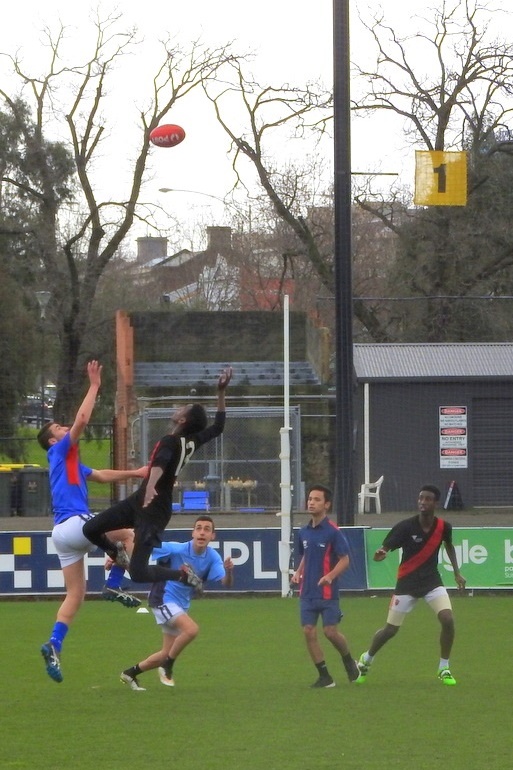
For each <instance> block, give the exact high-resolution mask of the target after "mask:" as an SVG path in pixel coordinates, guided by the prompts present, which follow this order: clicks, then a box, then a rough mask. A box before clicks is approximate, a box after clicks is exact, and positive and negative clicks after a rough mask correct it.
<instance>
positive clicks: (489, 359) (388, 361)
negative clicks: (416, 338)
mask: <svg viewBox="0 0 513 770" xmlns="http://www.w3.org/2000/svg"><path fill="white" fill-rule="evenodd" d="M354 367H355V371H356V376H357V378H358V379H359V380H363V381H367V380H397V379H402V380H412V379H414V380H419V379H420V380H422V379H424V380H440V379H452V380H459V379H467V378H470V379H491V378H494V379H497V378H498V377H500V378H505V379H513V342H469V343H467V342H449V343H390V344H389V343H370V344H356V345H355V346H354Z"/></svg>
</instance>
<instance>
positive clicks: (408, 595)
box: [358, 484, 466, 685]
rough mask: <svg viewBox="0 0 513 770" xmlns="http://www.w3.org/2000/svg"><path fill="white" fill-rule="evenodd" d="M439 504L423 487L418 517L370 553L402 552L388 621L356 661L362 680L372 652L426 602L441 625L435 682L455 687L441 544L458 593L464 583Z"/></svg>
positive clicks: (431, 489) (432, 490)
mask: <svg viewBox="0 0 513 770" xmlns="http://www.w3.org/2000/svg"><path fill="white" fill-rule="evenodd" d="M439 500H440V490H439V489H438V487H435V486H433V485H432V484H425V485H424V486H423V487H422V488H421V490H420V492H419V497H418V500H417V507H418V509H419V513H418V514H417V515H416V516H412V517H410V518H408V519H404V520H403V521H399V522H398V523H397V524H396V525H395V526H394V527H392V529H391V530H390V532H389V533H388V534H387V536H386V537H385V539H384V541H383V545H382V546H381V548H378V550H377V551H376V553H375V554H374V561H383V559H386V556H387V553H388V552H389V551H395V550H397V549H398V548H401V549H402V554H401V563H400V565H399V570H398V573H397V582H396V586H395V591H394V595H393V596H392V600H391V602H390V607H389V610H388V617H387V621H386V623H385V625H384V626H383V628H380V629H378V630H377V631H376V633H375V634H374V636H373V638H372V641H371V644H370V647H369V649H368V650H367V651H366V652H364V653H362V655H361V656H360V659H359V661H358V668H359V669H360V674H361V678H362V679H365V678H366V676H367V674H368V672H369V668H370V665H371V663H372V661H373V660H374V656H375V655H376V653H377V652H378V651H379V650H381V648H382V647H383V645H385V644H386V643H387V642H389V641H390V639H393V637H394V636H395V635H396V634H397V632H398V631H399V629H400V628H401V626H402V624H403V621H404V619H405V617H406V615H407V614H408V613H409V612H411V611H412V609H413V608H414V607H415V605H416V604H417V602H418V600H419V599H424V600H425V601H426V602H427V604H429V606H430V607H431V609H432V610H433V612H435V613H436V616H437V618H438V622H439V623H440V661H439V664H438V678H439V679H440V681H441V682H442V684H444V685H455V684H456V679H455V678H454V677H453V675H452V673H451V669H450V668H449V656H450V654H451V650H452V645H453V642H454V617H453V612H452V604H451V600H450V597H449V594H448V593H447V589H446V588H445V586H444V584H443V581H442V578H441V576H440V573H439V571H438V554H439V552H440V548H441V546H442V543H443V544H444V547H445V552H446V554H447V557H448V559H449V561H450V563H451V566H452V569H453V575H454V580H455V582H456V585H457V586H458V588H459V589H460V591H463V590H464V588H465V585H466V581H465V578H464V577H463V575H462V574H461V573H460V570H459V566H458V559H457V556H456V550H455V548H454V545H453V544H452V526H451V525H450V524H449V522H447V521H444V520H443V519H441V518H439V517H438V516H435V510H436V507H437V505H438V501H439Z"/></svg>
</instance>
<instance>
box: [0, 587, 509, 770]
mask: <svg viewBox="0 0 513 770" xmlns="http://www.w3.org/2000/svg"><path fill="white" fill-rule="evenodd" d="M512 601H513V600H512V598H511V597H507V596H505V597H497V596H490V597H483V596H479V597H467V598H460V597H455V598H454V609H455V615H456V623H457V641H456V645H455V649H454V654H453V656H452V660H451V662H452V670H453V673H454V674H455V676H456V678H457V679H458V684H457V686H456V687H444V686H443V685H442V684H441V683H439V682H438V681H437V678H436V668H437V663H438V624H437V622H436V620H435V618H434V617H433V616H432V614H431V611H430V610H429V609H428V608H427V607H426V606H425V605H423V604H419V606H418V607H417V608H416V609H415V611H414V613H413V615H412V616H410V617H409V618H408V619H407V621H406V623H405V625H404V627H403V629H402V630H401V632H400V634H399V635H398V636H397V637H396V638H395V639H394V640H392V641H391V642H390V643H389V645H388V646H387V647H386V648H384V649H383V650H382V651H381V652H380V654H379V656H378V657H377V658H376V660H375V662H374V664H373V669H372V671H371V673H370V674H369V676H368V678H367V681H366V682H365V684H363V685H350V684H349V683H348V682H347V680H346V679H345V676H344V674H343V672H342V666H341V664H340V662H339V660H338V657H337V655H336V653H335V651H334V650H333V648H331V647H328V644H327V643H325V644H324V648H325V651H326V659H327V662H328V665H329V668H330V670H331V672H332V674H333V675H334V676H335V677H336V680H337V687H336V688H334V689H331V690H311V689H310V687H309V685H310V684H311V683H312V682H313V681H314V679H315V678H316V671H315V669H314V667H313V665H312V664H311V662H310V661H309V659H308V657H307V654H306V649H305V645H304V641H303V638H302V632H301V629H300V627H299V623H298V601H297V599H280V598H228V599H204V600H202V601H197V602H195V603H194V604H193V606H192V611H191V614H192V616H193V617H194V618H196V619H197V620H198V621H199V623H200V626H201V632H200V635H199V637H198V639H197V640H196V642H195V643H194V644H193V645H192V646H191V647H190V648H189V649H188V650H186V651H185V652H184V653H183V656H182V657H181V658H180V659H179V661H178V663H177V665H176V669H175V678H176V682H177V686H176V687H175V688H174V689H171V688H166V687H163V686H162V685H161V684H160V683H159V681H158V678H157V675H156V673H155V672H149V673H146V674H145V675H143V676H142V677H141V679H140V682H141V684H142V685H143V686H146V687H147V691H146V692H132V691H131V690H129V689H128V688H127V687H126V686H125V685H122V684H121V683H120V682H119V681H118V674H119V672H120V671H121V669H123V668H126V667H128V666H129V665H132V664H134V663H136V662H137V661H138V660H140V659H142V658H143V657H145V656H146V655H147V654H148V653H150V652H152V651H154V650H156V649H158V648H159V646H160V632H159V631H158V629H157V627H156V625H155V622H154V620H153V616H152V615H151V614H148V615H146V614H137V613H136V612H135V611H134V610H127V609H125V608H123V607H121V606H118V605H111V604H108V603H103V602H100V601H89V602H86V604H85V605H84V607H83V609H82V610H81V613H80V615H79V617H78V618H77V620H76V623H75V625H74V627H73V629H72V631H71V632H70V634H69V635H68V638H67V640H66V645H65V651H64V654H63V657H62V665H63V672H64V682H63V683H62V684H56V683H54V682H52V681H51V680H50V679H49V678H48V677H47V675H46V673H45V671H44V665H43V661H42V658H41V657H40V654H39V646H40V644H41V643H42V642H43V641H45V640H46V639H47V637H48V633H49V630H50V628H51V626H52V624H53V619H54V614H55V610H56V608H57V603H56V602H55V601H53V600H52V601H46V600H42V601H35V602H26V601H18V602H2V637H3V639H2V641H3V645H2V649H3V665H2V681H1V689H2V697H1V705H0V713H1V725H2V740H1V741H0V768H2V770H11V769H16V770H68V769H72V770H93V768H94V769H95V770H96V769H97V768H98V767H105V768H107V770H143V769H144V768H151V767H176V768H179V770H236V769H238V768H241V770H242V769H244V770H292V769H294V770H300V769H301V770H302V769H303V768H304V769H305V770H333V769H334V768H345V769H347V770H356V769H358V770H383V768H394V770H403V769H404V770H406V768H408V770H413V769H415V768H418V769H419V770H424V769H426V770H427V768H430V769H431V768H433V767H448V768H451V770H469V769H470V770H480V769H481V768H483V769H484V768H486V769H490V770H506V769H508V770H509V768H510V767H511V765H512V759H511V726H510V714H509V706H510V703H511V675H510V674H509V673H508V671H509V667H508V665H507V664H506V665H505V664H504V660H505V658H506V650H507V649H509V644H510V636H511V610H512ZM387 604H388V599H387V598H385V597H379V598H370V597H360V598H354V597H348V598H343V600H342V607H343V609H344V611H345V618H344V621H343V623H342V629H343V630H344V632H345V633H346V635H347V637H348V639H349V641H350V644H351V647H352V651H353V654H354V655H355V656H357V655H359V654H360V652H361V651H362V650H363V649H366V648H367V646H368V642H369V640H370V637H371V635H372V633H373V632H374V630H375V629H376V628H377V627H379V626H380V625H381V624H382V622H383V621H384V618H385V616H386V609H387Z"/></svg>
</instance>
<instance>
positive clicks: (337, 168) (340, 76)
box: [333, 0, 356, 526]
mask: <svg viewBox="0 0 513 770" xmlns="http://www.w3.org/2000/svg"><path fill="white" fill-rule="evenodd" d="M333 83H334V87H333V107H334V175H335V179H334V192H335V253H334V275H335V344H336V370H335V393H336V395H335V409H336V415H335V511H336V513H337V522H338V524H340V525H346V526H351V525H353V524H354V514H355V505H356V497H355V493H354V478H353V473H354V468H353V464H354V415H353V384H354V374H353V288H352V269H351V100H350V56H349V0H333Z"/></svg>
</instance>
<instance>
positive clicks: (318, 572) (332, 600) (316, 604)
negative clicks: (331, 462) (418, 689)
mask: <svg viewBox="0 0 513 770" xmlns="http://www.w3.org/2000/svg"><path fill="white" fill-rule="evenodd" d="M331 497H332V496H331V490H330V489H328V488H327V487H325V486H323V485H322V484H316V485H314V486H312V487H311V488H310V490H309V491H308V498H307V508H308V513H309V514H310V515H311V517H312V518H311V520H310V522H309V523H308V524H307V525H306V526H304V527H301V530H300V532H299V555H300V557H301V561H300V563H299V567H298V568H297V570H296V571H295V572H294V574H293V576H292V583H295V584H299V595H300V612H301V625H302V627H303V632H304V636H305V641H306V646H307V649H308V652H309V654H310V657H311V659H312V661H313V662H314V665H315V667H316V669H317V672H318V674H319V676H318V679H317V680H316V681H315V682H314V684H313V685H312V687H335V681H334V679H333V677H332V676H331V674H330V673H329V671H328V668H327V666H326V661H325V659H324V653H323V651H322V648H321V646H320V644H319V641H318V638H317V622H318V620H319V617H320V618H322V625H323V631H324V636H325V637H326V639H327V640H328V641H329V642H331V644H332V645H333V647H334V648H335V649H336V650H337V652H339V653H340V656H341V658H342V663H343V665H344V668H345V670H346V674H347V677H348V679H349V681H350V682H355V681H358V679H359V671H358V667H357V665H356V662H355V661H354V660H353V657H352V656H351V653H350V652H349V647H348V644H347V640H346V638H345V636H344V635H343V634H342V633H341V632H340V631H339V630H338V628H337V625H338V623H340V621H341V619H342V612H341V610H340V604H339V591H340V587H341V586H340V576H341V575H342V573H343V572H345V570H346V569H347V568H348V567H349V547H348V544H347V540H346V538H345V537H344V535H343V534H342V532H341V531H340V530H339V528H338V527H337V525H336V524H335V523H334V522H332V521H331V520H330V519H329V518H328V511H329V510H330V507H331Z"/></svg>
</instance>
